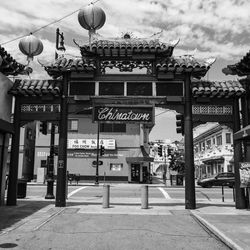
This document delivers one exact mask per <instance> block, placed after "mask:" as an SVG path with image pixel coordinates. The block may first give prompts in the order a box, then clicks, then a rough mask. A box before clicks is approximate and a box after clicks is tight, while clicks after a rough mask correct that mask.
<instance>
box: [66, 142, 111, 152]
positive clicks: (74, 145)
mask: <svg viewBox="0 0 250 250" xmlns="http://www.w3.org/2000/svg"><path fill="white" fill-rule="evenodd" d="M99 145H100V146H101V145H102V146H104V148H105V149H107V150H115V139H100V140H99ZM96 148H97V139H68V149H96Z"/></svg>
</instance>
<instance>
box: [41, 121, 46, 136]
mask: <svg viewBox="0 0 250 250" xmlns="http://www.w3.org/2000/svg"><path fill="white" fill-rule="evenodd" d="M39 131H40V132H41V133H42V134H44V135H47V122H41V123H40V128H39Z"/></svg>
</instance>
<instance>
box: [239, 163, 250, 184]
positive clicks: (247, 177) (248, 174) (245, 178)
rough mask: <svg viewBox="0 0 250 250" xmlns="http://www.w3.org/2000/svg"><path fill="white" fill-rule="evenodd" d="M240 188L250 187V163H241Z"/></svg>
mask: <svg viewBox="0 0 250 250" xmlns="http://www.w3.org/2000/svg"><path fill="white" fill-rule="evenodd" d="M239 170H240V186H241V187H242V188H244V187H250V162H241V163H240V169H239Z"/></svg>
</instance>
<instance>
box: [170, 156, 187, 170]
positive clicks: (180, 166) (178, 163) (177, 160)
mask: <svg viewBox="0 0 250 250" xmlns="http://www.w3.org/2000/svg"><path fill="white" fill-rule="evenodd" d="M169 168H170V169H171V170H174V171H177V172H178V173H180V174H184V173H185V162H184V154H183V152H182V151H175V153H174V154H173V155H171V159H170V163H169Z"/></svg>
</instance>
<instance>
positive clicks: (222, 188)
mask: <svg viewBox="0 0 250 250" xmlns="http://www.w3.org/2000/svg"><path fill="white" fill-rule="evenodd" d="M221 195H222V202H224V201H225V199H224V186H223V185H222V186H221Z"/></svg>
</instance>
